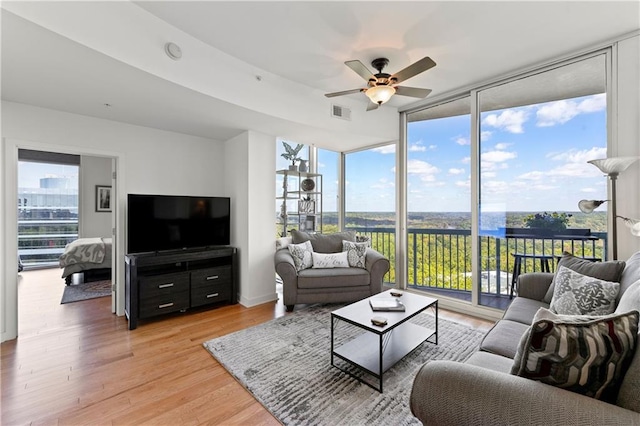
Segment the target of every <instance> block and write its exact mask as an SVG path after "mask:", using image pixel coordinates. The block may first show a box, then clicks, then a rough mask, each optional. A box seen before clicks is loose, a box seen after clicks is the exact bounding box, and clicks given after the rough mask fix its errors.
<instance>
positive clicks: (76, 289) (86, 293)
mask: <svg viewBox="0 0 640 426" xmlns="http://www.w3.org/2000/svg"><path fill="white" fill-rule="evenodd" d="M106 296H111V280H102V281H94V282H90V283H83V284H72V285H65V286H64V293H63V294H62V301H61V302H60V304H61V305H64V304H65V303H71V302H79V301H81V300H89V299H95V298H97V297H106Z"/></svg>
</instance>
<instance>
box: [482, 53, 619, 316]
mask: <svg viewBox="0 0 640 426" xmlns="http://www.w3.org/2000/svg"><path fill="white" fill-rule="evenodd" d="M605 75H606V74H605V55H604V54H600V55H595V56H592V57H589V58H586V59H583V60H580V61H576V62H573V63H570V64H566V65H563V66H558V67H555V68H552V69H549V70H545V71H544V72H539V73H536V74H533V75H529V76H526V77H523V78H519V79H516V80H513V81H510V82H507V83H505V84H502V85H499V86H494V87H491V88H488V89H486V90H482V91H479V92H478V100H479V103H478V105H479V124H480V125H479V166H480V176H479V200H480V203H479V235H478V243H479V263H480V277H481V291H480V293H479V303H480V304H481V305H488V306H493V307H498V308H504V307H505V306H506V304H508V303H509V301H510V297H511V294H512V288H511V287H512V285H513V284H514V283H515V279H516V278H517V275H518V273H519V272H529V271H552V270H553V267H554V264H555V261H556V256H559V255H561V254H562V252H563V251H570V252H574V253H575V254H576V255H579V256H587V255H588V256H589V257H594V256H595V257H599V258H601V259H603V258H604V253H603V252H602V249H603V248H604V246H605V244H604V241H605V238H606V229H607V223H606V217H607V216H606V209H604V208H603V209H601V210H600V211H598V212H594V213H593V214H591V215H589V216H587V215H585V214H583V213H581V212H580V211H579V210H578V202H579V201H580V199H582V198H593V197H597V198H598V199H606V180H605V179H602V178H601V176H600V175H601V174H600V173H599V172H598V170H597V169H596V168H595V167H593V166H592V165H590V164H588V163H587V161H588V160H593V159H596V158H604V157H606V156H607V125H606V106H607V104H606V93H605V92H606V87H605ZM585 227H586V228H585ZM577 229H583V231H582V233H581V232H580V231H577ZM602 233H604V234H602ZM597 235H600V236H601V237H603V238H601V239H596V238H595V237H596V236H597ZM507 296H508V297H507Z"/></svg>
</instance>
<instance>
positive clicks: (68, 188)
mask: <svg viewBox="0 0 640 426" xmlns="http://www.w3.org/2000/svg"><path fill="white" fill-rule="evenodd" d="M19 158H20V161H19V162H18V206H17V208H18V254H19V256H20V260H21V262H22V264H23V265H24V267H25V268H26V269H29V268H38V267H47V266H58V258H59V257H60V255H61V254H62V252H63V251H64V247H65V245H67V244H68V243H70V242H71V241H73V240H76V239H77V238H78V173H79V169H80V167H79V161H80V160H79V156H73V155H66V154H54V153H43V152H38V151H29V150H20V153H19ZM54 161H57V162H54ZM74 163H75V164H74Z"/></svg>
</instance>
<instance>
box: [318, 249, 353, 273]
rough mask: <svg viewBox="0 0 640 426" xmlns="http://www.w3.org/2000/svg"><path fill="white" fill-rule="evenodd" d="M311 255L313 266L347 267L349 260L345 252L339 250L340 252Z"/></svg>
mask: <svg viewBox="0 0 640 426" xmlns="http://www.w3.org/2000/svg"><path fill="white" fill-rule="evenodd" d="M312 256H313V268H316V269H318V268H325V269H331V268H348V267H349V261H348V260H347V252H346V251H341V252H340V253H316V252H313V253H312Z"/></svg>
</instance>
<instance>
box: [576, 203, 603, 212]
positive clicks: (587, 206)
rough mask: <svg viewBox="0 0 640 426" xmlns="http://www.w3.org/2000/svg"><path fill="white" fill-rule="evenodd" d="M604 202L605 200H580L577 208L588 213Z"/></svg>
mask: <svg viewBox="0 0 640 426" xmlns="http://www.w3.org/2000/svg"><path fill="white" fill-rule="evenodd" d="M606 202H607V200H580V202H578V208H579V209H580V211H581V212H582V213H587V214H589V213H591V212H592V211H594V210H595V209H597V208H598V207H600V206H601V205H602V204H604V203H606Z"/></svg>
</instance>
